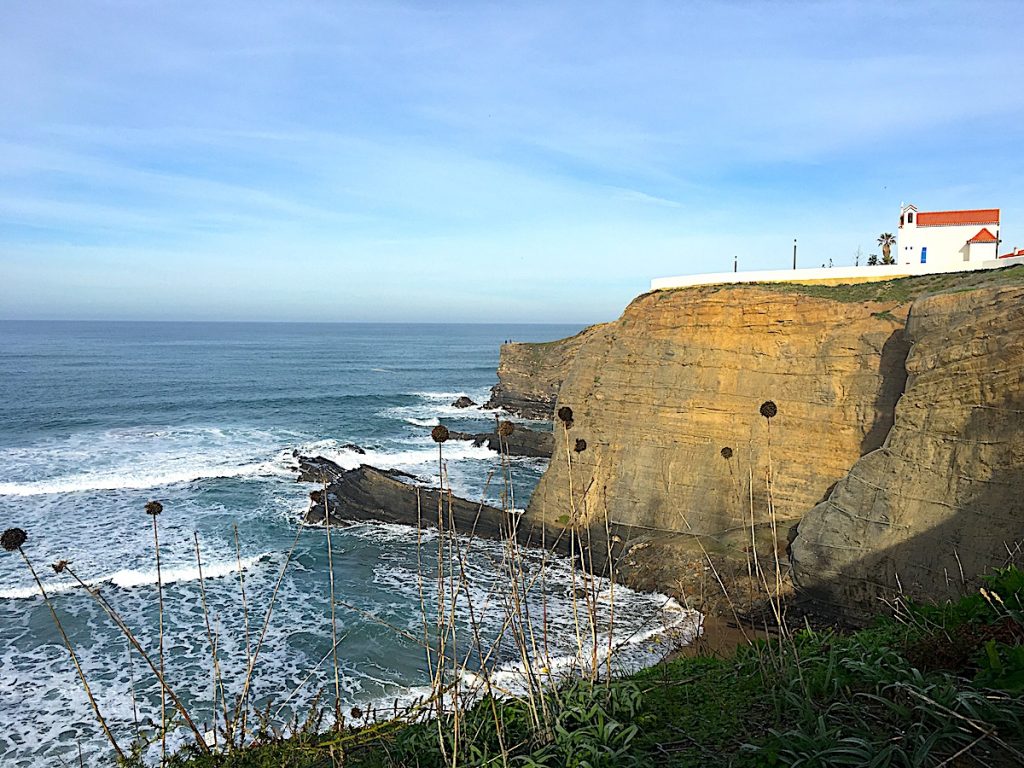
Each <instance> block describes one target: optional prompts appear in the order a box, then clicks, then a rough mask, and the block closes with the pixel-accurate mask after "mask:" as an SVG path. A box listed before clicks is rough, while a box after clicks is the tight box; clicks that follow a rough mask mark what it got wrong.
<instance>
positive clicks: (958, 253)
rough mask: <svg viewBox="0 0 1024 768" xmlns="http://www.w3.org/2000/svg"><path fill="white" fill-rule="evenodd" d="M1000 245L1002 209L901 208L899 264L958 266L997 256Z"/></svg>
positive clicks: (988, 259)
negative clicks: (949, 209) (924, 209)
mask: <svg viewBox="0 0 1024 768" xmlns="http://www.w3.org/2000/svg"><path fill="white" fill-rule="evenodd" d="M998 245H999V209H998V208H979V209H975V210H969V211H919V210H917V206H916V205H911V204H907V205H903V206H902V207H901V209H900V228H899V234H898V235H897V252H896V253H895V254H893V255H894V256H895V257H896V263H897V264H903V265H907V264H922V265H926V268H927V267H947V266H949V267H959V268H961V269H970V268H971V267H972V266H973V265H974V264H980V263H981V262H985V261H991V260H993V259H995V258H996V255H997V253H998Z"/></svg>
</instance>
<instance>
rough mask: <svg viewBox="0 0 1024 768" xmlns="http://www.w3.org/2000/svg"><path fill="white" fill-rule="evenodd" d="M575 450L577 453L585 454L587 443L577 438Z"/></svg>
mask: <svg viewBox="0 0 1024 768" xmlns="http://www.w3.org/2000/svg"><path fill="white" fill-rule="evenodd" d="M573 450H574V451H576V453H583V452H584V451H585V450H587V441H586V440H584V439H583V438H582V437H579V438H576V445H574V446H573Z"/></svg>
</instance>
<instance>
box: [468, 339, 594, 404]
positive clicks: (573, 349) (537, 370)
mask: <svg viewBox="0 0 1024 768" xmlns="http://www.w3.org/2000/svg"><path fill="white" fill-rule="evenodd" d="M599 328H601V326H599V325H595V326H591V327H590V328H585V329H583V330H582V331H580V332H579V333H577V334H576V335H575V336H570V337H569V338H567V339H559V340H557V341H550V342H546V343H543V344H524V343H520V342H513V343H511V344H502V345H501V352H500V354H499V358H498V383H497V384H496V385H495V386H494V387H493V388H492V389H491V397H490V399H489V400H488V401H487V402H486V403H485V404H484V408H504V409H505V410H506V411H508V412H509V413H514V414H517V415H519V416H523V417H525V418H528V419H550V418H551V416H552V414H553V413H554V408H555V400H556V399H557V397H558V390H559V387H561V386H562V381H564V380H565V374H566V372H567V371H568V368H569V366H570V365H571V364H572V361H573V360H574V359H575V356H576V353H577V351H578V350H579V349H580V347H581V346H583V345H584V344H585V343H586V341H587V339H589V338H590V337H591V336H592V335H593V333H594V332H595V331H596V330H598V329H599Z"/></svg>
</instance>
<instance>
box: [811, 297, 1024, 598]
mask: <svg viewBox="0 0 1024 768" xmlns="http://www.w3.org/2000/svg"><path fill="white" fill-rule="evenodd" d="M907 337H908V340H909V341H910V343H911V344H912V347H911V350H910V354H909V356H908V358H907V362H906V370H907V373H908V375H909V378H908V380H907V386H906V392H905V394H904V395H903V398H902V399H901V400H900V402H899V405H898V406H897V408H896V418H895V423H894V425H893V427H892V429H891V431H890V432H889V435H888V438H887V440H886V441H885V444H884V445H883V446H882V447H881V448H879V449H877V450H875V451H873V452H871V453H869V454H868V455H866V456H864V457H863V458H861V459H860V460H859V461H858V462H857V463H856V464H855V465H854V466H853V468H852V470H851V472H850V473H849V474H848V475H847V476H846V477H845V478H843V479H842V480H841V481H840V482H839V484H838V485H837V486H836V487H835V489H834V490H833V491H832V493H831V494H830V495H829V497H828V499H827V500H825V501H823V502H822V503H821V504H818V505H817V506H814V507H813V508H812V509H811V510H810V511H809V512H808V513H807V514H806V515H805V516H804V518H803V520H802V521H801V522H800V525H799V529H798V535H797V536H796V538H795V540H794V542H793V547H792V551H793V557H794V575H795V577H796V579H797V582H798V584H800V585H801V587H802V588H803V589H804V590H806V591H807V592H808V593H809V594H810V595H811V596H812V597H814V598H815V599H816V600H817V601H818V602H819V604H821V605H825V606H828V607H831V608H833V609H835V610H837V611H839V612H841V613H844V614H849V615H852V616H854V617H856V616H858V615H865V614H870V613H872V612H876V611H877V610H878V609H879V607H880V605H881V602H880V601H882V600H885V599H888V598H892V597H893V596H894V595H895V594H896V593H897V592H902V593H905V594H907V595H910V596H912V597H914V598H918V599H929V600H940V599H944V598H947V597H955V596H957V595H959V594H962V593H963V592H964V590H965V589H970V588H971V587H972V586H974V585H976V584H977V581H978V576H979V574H982V573H983V572H984V571H985V570H987V569H989V568H991V567H993V566H996V565H1000V564H1002V563H1004V562H1006V561H1008V560H1011V559H1013V558H1014V557H1019V555H1020V547H1021V543H1022V542H1024V473H1022V469H1024V288H1022V287H1004V288H992V289H980V290H974V291H966V292H959V293H949V294H942V295H937V296H932V297H928V298H923V299H920V300H918V301H917V302H916V303H915V304H914V305H913V307H912V309H911V312H910V318H909V321H908V323H907Z"/></svg>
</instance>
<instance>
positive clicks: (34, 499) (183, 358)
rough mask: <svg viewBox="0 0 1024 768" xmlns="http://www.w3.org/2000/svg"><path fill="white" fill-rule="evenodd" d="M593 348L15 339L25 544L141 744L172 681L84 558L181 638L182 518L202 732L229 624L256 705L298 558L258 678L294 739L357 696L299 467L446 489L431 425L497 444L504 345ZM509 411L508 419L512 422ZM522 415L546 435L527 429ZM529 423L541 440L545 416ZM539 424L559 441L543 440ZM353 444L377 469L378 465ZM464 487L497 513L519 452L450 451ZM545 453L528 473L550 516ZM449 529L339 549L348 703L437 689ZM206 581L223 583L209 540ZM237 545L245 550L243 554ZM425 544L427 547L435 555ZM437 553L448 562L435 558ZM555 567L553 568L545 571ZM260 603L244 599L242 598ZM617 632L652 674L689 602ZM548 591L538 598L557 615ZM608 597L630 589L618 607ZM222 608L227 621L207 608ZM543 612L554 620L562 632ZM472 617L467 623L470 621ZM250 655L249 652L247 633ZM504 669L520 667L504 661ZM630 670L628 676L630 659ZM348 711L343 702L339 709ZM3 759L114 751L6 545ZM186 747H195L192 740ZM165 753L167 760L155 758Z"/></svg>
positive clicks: (464, 329)
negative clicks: (427, 615)
mask: <svg viewBox="0 0 1024 768" xmlns="http://www.w3.org/2000/svg"><path fill="white" fill-rule="evenodd" d="M578 330H579V327H577V326H554V325H406V324H274V323H266V324H264V323H135V322H123V323H107V322H12V321H4V322H0V528H3V529H6V528H9V527H13V526H17V527H21V528H23V529H25V530H26V531H27V532H28V535H29V538H28V541H27V543H26V545H25V547H24V551H25V553H26V554H27V555H28V557H29V558H30V559H31V561H32V563H33V565H34V566H35V568H36V570H37V572H38V573H39V575H40V578H41V579H42V581H43V584H44V586H45V588H46V589H47V592H48V593H49V595H50V596H51V598H52V602H53V605H54V607H55V609H56V611H57V613H58V615H59V617H60V618H61V621H62V623H63V625H64V628H65V630H66V631H67V633H68V636H69V637H70V639H71V642H72V644H73V646H74V648H75V650H76V652H77V653H78V655H79V657H80V660H81V662H82V667H83V669H84V670H85V674H86V676H87V678H88V680H89V683H90V685H91V686H92V689H93V692H94V693H95V694H96V696H97V699H98V701H99V706H100V708H101V711H102V712H103V714H104V716H105V717H106V718H107V720H108V722H109V723H110V725H111V727H112V729H113V730H114V732H115V734H116V735H117V737H118V739H119V741H120V742H121V743H122V744H123V745H127V744H128V743H129V742H130V741H131V740H132V738H133V737H134V736H135V734H136V733H137V732H142V733H147V732H148V733H152V724H153V722H154V721H155V722H158V721H159V718H160V714H159V688H158V686H157V684H156V682H155V680H154V679H153V678H152V676H151V675H150V674H149V670H148V669H147V668H145V667H144V664H143V662H142V661H141V660H140V659H139V658H138V656H137V654H135V653H133V652H130V649H129V646H128V644H127V641H126V640H125V638H124V637H123V635H121V634H120V632H119V631H118V630H117V629H116V627H115V626H114V625H113V623H112V622H111V621H110V620H109V619H108V618H107V617H106V616H105V615H104V613H103V612H102V610H101V609H100V608H99V607H98V606H97V604H96V603H95V602H94V601H93V600H92V599H91V598H90V596H89V595H88V594H87V593H86V592H85V591H84V590H82V589H80V588H74V585H73V582H72V581H71V579H70V578H69V577H68V576H67V574H57V573H55V572H54V570H53V569H52V568H51V567H50V565H51V564H52V563H54V562H56V561H58V560H61V559H64V560H68V561H70V562H71V564H72V567H73V569H74V570H75V572H76V573H77V574H78V575H79V576H81V577H82V578H83V579H84V580H85V581H87V582H88V583H89V584H91V585H93V586H97V587H99V588H100V589H101V591H102V593H103V595H104V596H105V597H106V598H107V599H108V600H109V601H110V602H111V603H112V604H113V605H114V606H115V607H116V609H117V610H118V612H120V613H121V615H122V616H123V617H124V618H125V620H126V621H127V623H128V625H129V626H130V627H131V628H132V629H133V630H134V631H135V633H136V634H137V636H138V637H139V640H140V642H141V643H142V644H143V646H145V647H147V648H150V649H155V648H156V645H157V622H158V611H157V602H158V594H157V588H156V569H155V564H154V538H153V527H152V521H151V518H150V517H149V516H147V515H146V514H145V512H144V507H145V505H146V503H147V502H148V501H150V500H159V501H160V502H161V503H162V504H163V507H164V511H163V513H162V514H161V515H160V516H159V518H158V526H159V541H160V558H161V571H162V577H163V583H164V595H163V598H164V611H165V649H166V659H167V662H166V663H167V679H168V681H169V683H170V684H171V685H172V686H173V687H174V688H175V690H176V691H177V692H178V694H179V696H181V697H182V699H184V700H185V701H186V702H187V703H188V705H189V707H190V709H191V710H192V711H193V716H194V717H195V718H196V719H197V720H199V721H201V722H202V723H204V724H205V726H204V727H209V724H210V723H211V722H212V718H213V716H212V704H211V702H212V698H213V695H212V692H213V673H212V658H211V652H210V643H209V639H208V633H207V629H206V616H207V615H208V616H209V618H210V624H211V631H212V632H213V633H215V634H216V636H217V637H218V640H219V656H220V663H221V666H222V667H223V674H224V678H225V687H226V688H227V689H228V691H229V694H233V693H238V692H240V690H241V682H242V680H243V678H244V675H245V667H246V663H247V662H246V658H247V653H248V654H251V653H252V652H253V648H254V647H255V646H256V644H257V638H258V636H259V635H260V633H261V631H262V630H263V627H264V622H265V616H266V609H267V606H268V604H269V603H270V599H271V595H272V593H273V592H274V589H275V586H276V584H277V583H278V580H279V575H280V574H281V572H282V566H283V565H284V563H285V561H286V558H287V556H288V552H289V550H290V549H291V548H292V546H293V543H294V546H295V549H294V555H293V556H292V559H291V562H290V564H289V566H288V568H287V569H286V570H285V571H284V576H283V578H281V581H280V588H279V591H278V594H277V598H276V602H275V604H274V610H273V613H272V615H271V617H270V620H269V622H267V623H266V636H265V640H264V642H263V643H262V645H261V646H260V654H259V657H258V661H257V663H256V665H255V673H254V675H253V685H252V696H253V700H254V702H255V703H256V704H258V705H259V706H260V707H261V708H263V707H264V706H266V705H267V704H268V703H270V706H271V711H272V712H274V713H275V714H276V715H277V718H276V719H277V721H278V722H279V723H282V724H283V723H286V722H287V721H288V719H289V718H290V717H292V716H298V717H302V716H304V715H305V712H306V710H307V709H308V707H309V704H310V702H311V701H312V700H313V698H314V697H315V696H316V695H317V693H318V692H320V691H321V690H322V691H323V692H324V696H327V697H332V696H333V671H332V669H331V665H330V661H329V660H325V659H326V657H327V656H329V655H330V651H331V648H332V640H331V626H330V600H329V592H328V586H327V585H328V580H327V551H326V533H325V531H324V530H323V529H317V528H309V527H301V526H300V520H301V516H302V513H303V512H304V510H305V509H306V505H307V499H308V494H309V491H310V490H312V488H311V486H309V485H306V484H301V483H297V482H296V481H295V472H294V470H293V467H294V463H295V462H294V454H295V452H299V453H302V454H310V455H322V456H325V457H327V458H330V459H333V460H334V461H337V462H338V463H340V464H341V465H343V466H345V467H347V468H351V467H355V466H357V465H358V464H360V463H366V464H371V465H373V466H376V467H380V468H395V469H400V470H403V471H406V472H409V473H411V474H413V475H415V476H416V477H418V478H420V479H422V480H423V481H424V482H430V483H433V484H436V483H437V482H438V479H439V469H438V462H437V448H436V445H435V444H434V443H433V442H432V441H431V439H430V429H431V427H432V426H434V425H436V424H438V423H444V424H445V425H446V426H448V427H449V428H451V429H456V430H462V431H468V432H473V431H487V430H488V429H490V428H493V425H494V420H495V416H496V413H495V412H494V411H488V410H483V409H482V408H480V407H471V408H468V409H457V408H454V407H452V405H451V403H452V402H453V401H454V400H455V399H456V398H457V397H459V396H460V395H467V396H469V397H470V398H472V399H473V400H474V401H475V402H477V403H483V402H485V400H486V398H487V396H488V390H489V388H490V387H491V386H492V385H493V384H494V383H495V380H496V374H495V371H496V367H497V362H498V350H499V346H500V344H501V342H502V341H504V340H506V339H515V340H517V341H546V340H551V339H556V338H561V337H564V336H567V335H570V334H572V333H575V332H576V331H578ZM497 415H501V416H503V417H504V414H500V413H499V414H497ZM519 421H521V420H519ZM523 423H525V422H523ZM532 426H533V427H534V428H541V429H543V428H545V425H543V424H533V425H532ZM351 446H359V447H360V448H361V449H362V450H364V451H365V454H360V453H359V452H357V451H356V450H355V449H354V448H353V447H351ZM444 459H445V461H446V463H447V466H446V471H447V476H448V480H449V481H450V483H451V485H452V489H453V491H454V492H455V493H456V494H458V495H461V496H464V497H467V498H470V499H484V500H488V501H491V502H492V503H495V502H497V500H498V499H499V497H500V495H501V490H502V489H501V487H500V483H499V482H498V481H497V480H496V479H495V478H496V477H497V474H496V470H497V469H498V467H499V462H500V457H499V456H498V455H497V454H496V453H494V452H493V451H490V450H489V449H487V448H485V447H475V446H473V445H472V444H471V443H468V442H458V441H452V442H449V443H447V444H446V445H445V446H444ZM545 463H546V462H545V461H544V460H538V459H522V458H517V459H513V460H512V462H511V477H512V482H513V487H514V491H515V498H516V503H517V504H519V505H520V506H522V505H525V503H526V500H527V499H528V497H529V494H530V492H531V491H532V489H533V487H534V486H535V484H536V482H537V480H538V479H539V477H540V475H541V474H542V473H543V471H544V467H545ZM431 536H432V534H427V535H426V536H422V537H418V536H417V533H416V531H414V530H413V529H410V528H405V527H402V526H396V525H373V524H363V525H356V526H351V527H346V528H335V529H334V530H333V533H332V549H333V554H334V568H335V586H336V609H337V616H338V628H339V629H338V633H339V637H340V639H341V642H340V643H339V645H338V654H339V659H340V662H341V679H342V688H343V691H342V699H343V701H342V710H343V711H345V712H349V711H350V710H351V708H352V707H358V708H359V709H361V710H363V711H366V710H368V709H371V708H373V707H377V708H383V709H387V708H390V707H391V706H393V703H394V702H399V703H407V702H409V701H412V700H414V699H415V698H416V697H417V696H421V695H422V694H423V693H424V691H425V690H427V689H426V688H425V686H426V685H427V684H428V682H429V677H428V671H427V665H426V659H425V654H424V651H423V649H422V647H420V645H419V644H418V643H417V642H414V639H413V638H414V637H415V636H417V635H421V634H422V632H423V619H422V610H421V598H422V599H423V600H425V602H426V604H427V607H428V612H430V611H433V610H434V609H433V608H432V607H431V606H432V605H433V604H434V603H435V602H436V589H434V588H433V587H431V585H430V579H429V578H428V579H426V580H425V581H426V585H425V586H424V580H422V579H420V578H419V577H418V573H420V571H421V569H426V570H429V569H432V568H436V565H437V562H436V547H434V548H432V547H431V546H430V540H431ZM197 539H198V542H199V550H200V553H201V558H202V568H203V575H204V579H203V581H202V583H200V580H199V575H198V564H197V559H196V540H197ZM236 540H237V544H236ZM424 542H426V545H424ZM431 553H433V556H431ZM500 557H501V546H500V544H498V543H495V542H474V545H473V547H472V549H471V552H470V555H469V568H470V583H471V585H472V590H470V591H471V592H472V591H474V590H475V592H474V594H475V605H477V606H478V608H479V613H480V615H479V617H478V619H479V621H480V623H481V627H482V630H483V631H484V633H485V634H488V636H489V637H496V636H498V635H500V634H501V633H502V632H503V626H502V618H503V614H502V611H501V607H500V606H501V600H500V599H497V598H495V595H497V596H499V597H500V595H501V594H502V590H503V589H504V588H505V585H503V584H502V583H501V580H500V579H499V578H498V569H497V566H496V563H497V562H498V561H499V560H500ZM531 559H532V562H535V563H538V562H539V561H540V555H539V554H537V553H535V554H532V555H531ZM574 581H575V579H574V575H573V572H572V567H571V563H570V562H569V561H568V560H565V559H562V558H555V559H553V560H552V561H551V562H550V565H549V568H548V577H547V578H546V580H545V582H544V584H543V592H544V595H545V600H546V601H549V604H548V605H546V606H545V608H546V612H547V613H548V621H549V622H550V624H551V627H552V631H551V633H550V638H551V640H550V642H551V646H552V647H551V648H549V649H548V654H550V656H551V657H558V658H570V657H572V656H573V655H574V654H575V653H576V652H577V650H578V649H577V648H575V647H574V643H575V637H576V636H575V634H574V632H573V631H572V630H571V622H572V616H571V610H570V608H569V602H570V601H569V597H570V596H571V594H572V589H573V584H574ZM242 586H244V591H245V600H244V607H243V598H242V590H241V587H242ZM615 590H616V593H617V596H616V597H615V598H614V602H615V606H614V632H615V637H616V638H617V640H616V642H617V643H618V642H620V641H621V643H622V644H623V646H624V647H625V648H627V649H628V653H623V654H622V658H624V659H628V660H629V661H628V663H630V664H633V665H641V664H647V663H651V662H652V661H653V660H654V659H655V658H657V657H658V656H659V654H660V652H661V646H660V644H659V640H660V638H661V634H660V633H661V632H662V630H663V629H664V627H665V623H666V621H668V623H669V624H672V622H673V620H669V619H666V616H670V617H671V616H675V617H676V618H678V617H679V616H680V615H681V614H680V613H679V611H678V610H676V609H678V606H674V604H673V603H672V601H669V600H668V599H667V598H665V597H664V596H662V595H644V594H637V593H632V592H629V591H628V590H624V589H622V588H620V587H615ZM540 591H541V587H537V588H536V589H535V590H534V592H535V594H531V596H530V599H531V600H536V599H539V593H540ZM607 591H608V590H607V589H606V590H605V592H607ZM204 592H205V600H206V603H207V606H208V610H207V613H206V614H204V611H203V607H202V603H203V597H204V594H203V593H204ZM673 610H675V613H671V611H673ZM539 613H540V612H539V611H538V615H539ZM464 620H465V619H464V617H462V616H460V621H464ZM247 625H248V628H249V636H250V642H249V644H248V645H249V650H248V651H247V648H246V645H247V643H246V640H245V638H246V626H247ZM500 647H501V648H502V651H501V652H500V653H499V654H498V657H496V658H493V659H491V660H489V665H490V668H491V670H492V672H493V673H494V674H500V673H501V672H502V670H503V665H505V666H506V667H508V669H512V668H513V667H514V666H515V658H516V657H515V653H514V649H513V648H511V647H509V644H505V645H502V646H500ZM624 663H625V662H624ZM323 700H324V699H322V701H323ZM0 722H2V723H3V727H2V728H0V764H2V765H4V766H31V767H32V768H35V767H36V766H40V767H41V766H52V765H56V764H59V763H58V762H56V758H60V759H61V760H64V761H65V762H67V763H69V764H77V760H78V750H79V748H81V750H82V752H83V754H84V755H85V757H86V761H87V764H90V765H92V764H97V763H96V760H97V759H98V756H100V755H106V754H109V746H108V745H107V743H106V742H105V741H104V739H103V736H102V734H101V732H100V729H99V727H98V726H97V724H96V722H95V720H94V719H93V716H92V711H91V709H90V707H89V704H88V701H87V699H86V697H85V694H84V692H83V691H82V686H81V684H80V683H79V682H78V678H77V677H76V674H75V671H74V668H73V666H72V664H71V662H70V660H69V657H68V653H67V651H66V649H65V648H64V646H63V644H62V643H61V640H60V636H59V634H58V633H57V631H56V629H55V627H54V624H53V621H52V618H51V616H50V613H49V611H48V609H47V607H46V605H45V604H44V602H43V600H42V599H41V598H40V596H39V592H38V589H37V587H36V586H35V583H34V582H33V580H32V577H31V575H30V573H29V571H28V569H27V568H26V566H25V563H24V562H23V560H22V559H21V557H20V556H19V555H18V553H17V552H13V553H12V552H0ZM183 738H184V736H183V734H182V733H181V732H180V731H179V732H176V733H175V734H174V737H173V739H172V743H173V744H175V745H179V744H181V743H183ZM153 749H154V747H151V748H150V750H149V754H150V755H152V754H153Z"/></svg>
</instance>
